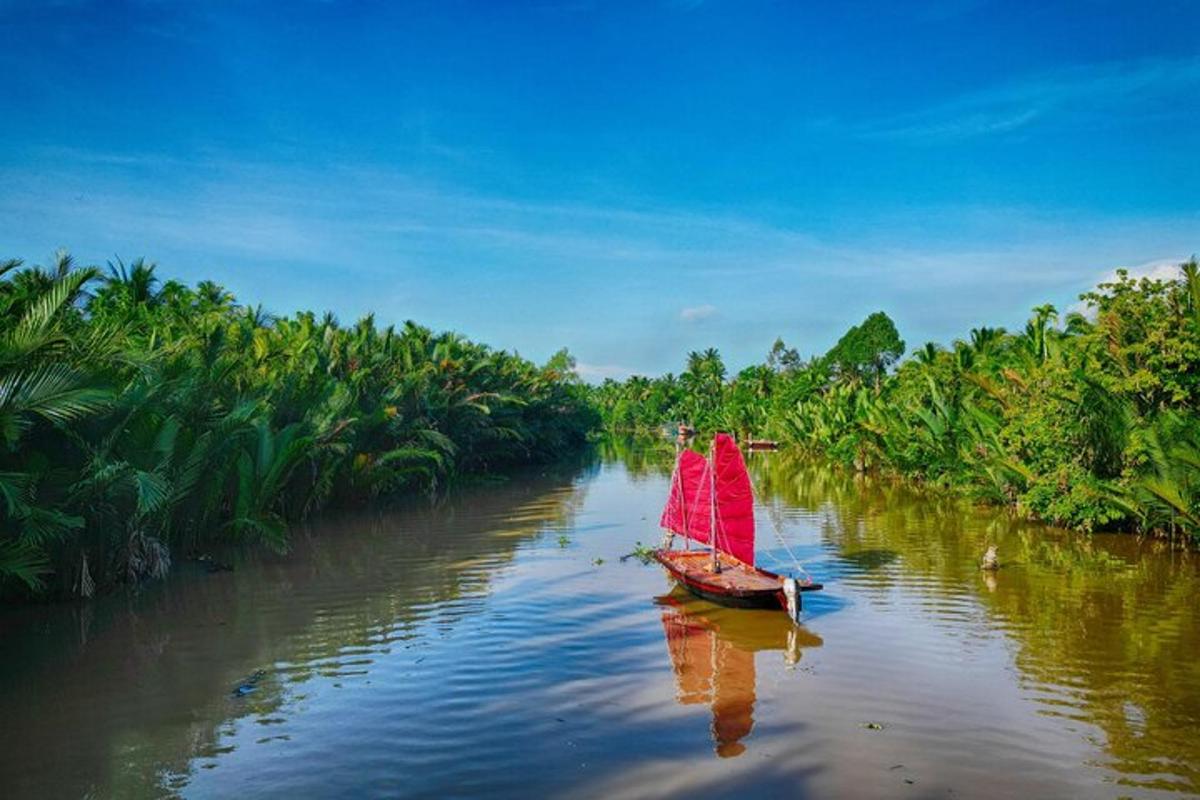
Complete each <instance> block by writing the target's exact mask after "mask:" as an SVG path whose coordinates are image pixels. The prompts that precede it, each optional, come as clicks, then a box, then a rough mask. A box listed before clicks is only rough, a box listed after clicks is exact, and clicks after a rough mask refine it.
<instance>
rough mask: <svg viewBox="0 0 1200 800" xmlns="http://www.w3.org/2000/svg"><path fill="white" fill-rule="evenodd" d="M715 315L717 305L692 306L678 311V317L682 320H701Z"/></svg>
mask: <svg viewBox="0 0 1200 800" xmlns="http://www.w3.org/2000/svg"><path fill="white" fill-rule="evenodd" d="M716 315H717V307H716V306H710V305H702V306H692V307H690V308H685V309H683V310H682V311H680V312H679V318H680V319H681V320H683V321H684V322H703V321H704V320H706V319H712V318H713V317H715V316H716Z"/></svg>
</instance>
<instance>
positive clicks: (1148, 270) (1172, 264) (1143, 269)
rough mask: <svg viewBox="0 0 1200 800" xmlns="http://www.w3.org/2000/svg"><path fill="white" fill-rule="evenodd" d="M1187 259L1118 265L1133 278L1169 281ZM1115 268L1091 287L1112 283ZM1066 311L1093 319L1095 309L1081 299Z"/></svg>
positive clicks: (1175, 276) (1174, 277)
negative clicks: (1129, 265) (1130, 265)
mask: <svg viewBox="0 0 1200 800" xmlns="http://www.w3.org/2000/svg"><path fill="white" fill-rule="evenodd" d="M1185 261H1187V259H1186V258H1160V259H1156V260H1154V261H1147V262H1145V263H1144V264H1138V265H1136V266H1132V267H1118V268H1117V269H1123V270H1125V271H1126V272H1127V273H1129V277H1130V278H1133V279H1135V280H1137V279H1139V278H1149V279H1150V280H1154V281H1170V280H1175V279H1176V278H1178V277H1179V276H1180V272H1179V265H1180V264H1183V263H1184V262H1185ZM1117 269H1110V270H1109V271H1108V272H1105V273H1104V274H1103V275H1101V276H1099V277H1098V278H1096V280H1095V281H1094V282H1093V283H1092V285H1091V287H1089V288H1092V289H1094V288H1095V287H1097V286H1099V285H1100V284H1102V283H1112V282H1113V281H1115V280H1116V279H1117ZM1067 312H1068V313H1071V312H1074V313H1078V314H1083V315H1084V316H1085V317H1088V318H1089V319H1094V318H1095V314H1096V311H1095V309H1094V308H1091V307H1090V306H1089V305H1088V304H1087V303H1085V302H1084V301H1083V300H1080V301H1079V302H1077V303H1075V304H1074V305H1072V306H1071V307H1070V308H1068V309H1067Z"/></svg>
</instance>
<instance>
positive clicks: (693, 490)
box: [658, 450, 709, 542]
mask: <svg viewBox="0 0 1200 800" xmlns="http://www.w3.org/2000/svg"><path fill="white" fill-rule="evenodd" d="M707 480H708V460H707V459H705V458H704V456H702V455H700V454H699V453H697V452H696V451H695V450H684V451H683V452H682V453H680V454H679V461H678V462H676V464H675V474H674V475H672V476H671V494H670V495H668V496H667V505H666V507H664V508H663V513H662V518H661V519H660V520H659V521H658V524H659V526H660V527H663V528H666V529H667V530H669V531H674V532H675V533H678V534H682V535H683V536H687V537H689V538H691V539H696V540H697V541H700V542H707V541H708V515H709V511H708V502H707V496H706V498H705V504H704V510H703V515H701V514H700V513H699V507H698V505H697V503H698V502H699V500H700V494H701V491H702V490H703V488H706V487H707ZM706 494H707V493H706ZM697 522H702V523H703V529H702V530H701V529H698V528H697V527H696V525H697ZM698 534H699V535H698Z"/></svg>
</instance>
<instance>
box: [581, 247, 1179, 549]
mask: <svg viewBox="0 0 1200 800" xmlns="http://www.w3.org/2000/svg"><path fill="white" fill-rule="evenodd" d="M1198 272H1200V271H1198V269H1197V264H1196V261H1195V259H1192V260H1191V261H1189V262H1188V263H1186V264H1182V265H1181V266H1180V269H1179V272H1178V274H1177V276H1176V277H1174V278H1170V279H1151V278H1137V279H1135V278H1133V277H1131V276H1130V275H1129V274H1128V273H1127V272H1124V271H1119V272H1118V273H1117V277H1116V278H1115V279H1114V280H1112V281H1110V282H1107V283H1103V284H1101V285H1100V286H1098V287H1097V288H1096V289H1095V290H1094V291H1091V292H1088V293H1086V294H1084V295H1082V297H1081V300H1082V301H1083V302H1084V305H1085V307H1086V310H1087V311H1086V313H1069V314H1067V315H1066V316H1065V318H1063V317H1060V314H1059V312H1058V310H1057V309H1055V308H1054V306H1051V305H1042V306H1038V307H1037V308H1035V309H1034V310H1033V313H1032V316H1031V317H1030V319H1029V321H1028V323H1027V324H1026V325H1025V327H1024V329H1023V330H1020V331H1006V330H1004V329H1003V328H992V327H978V328H974V329H972V330H971V331H970V333H969V336H968V337H967V338H965V339H960V340H956V341H954V342H952V343H951V344H950V345H949V346H947V347H943V346H941V345H938V344H935V343H932V342H930V343H928V344H925V345H924V346H922V347H921V348H919V349H917V350H916V351H915V352H914V353H912V354H911V355H910V356H909V357H908V358H907V359H906V360H904V361H903V362H902V363H898V362H899V361H900V358H901V356H903V354H904V352H905V345H904V342H903V341H902V340H901V338H900V335H899V333H898V332H897V330H896V327H895V325H894V324H893V323H892V321H891V319H889V318H888V316H887V315H886V314H884V313H882V312H877V313H874V314H872V315H870V316H869V317H867V319H866V320H864V321H863V322H862V323H861V324H860V325H857V326H855V327H853V328H851V329H850V330H849V331H847V332H846V334H845V335H844V336H843V337H842V338H841V339H840V340H839V341H838V342H837V344H836V345H834V347H833V348H831V349H830V350H829V351H828V352H827V353H825V354H824V355H821V356H814V357H811V358H808V359H807V360H805V359H802V358H801V357H800V355H799V353H798V352H797V350H796V349H795V348H792V347H788V346H787V345H786V344H785V343H784V342H783V341H782V340H778V341H776V343H775V345H774V346H773V347H772V348H771V351H770V352H769V353H768V355H767V359H766V362H765V363H763V364H761V365H755V366H750V367H747V368H746V369H744V370H742V371H741V372H739V373H738V374H737V375H736V376H733V377H732V379H728V376H727V374H726V369H725V366H724V364H723V362H722V360H721V357H720V354H719V353H718V352H717V351H716V350H713V349H710V350H706V351H704V352H694V353H691V354H690V355H689V356H688V361H687V367H686V369H685V370H684V371H683V372H682V373H681V374H679V375H673V374H668V375H664V376H662V377H659V378H646V377H641V376H634V377H631V378H629V379H628V380H626V381H621V382H618V381H613V380H609V381H606V382H605V383H604V384H603V385H601V386H598V387H595V389H594V390H593V392H592V396H593V399H594V402H595V404H596V406H597V407H598V408H599V410H600V413H601V415H602V416H603V418H604V421H605V424H606V425H607V426H608V427H609V428H611V429H614V430H622V431H629V430H649V429H652V428H655V427H657V426H659V425H661V424H663V423H665V422H668V421H672V420H686V421H690V422H692V423H693V424H695V425H697V426H698V427H699V428H700V429H701V430H702V431H713V430H726V431H731V432H735V433H737V434H739V435H741V436H743V437H747V436H763V437H770V438H774V439H778V440H781V441H783V442H785V443H790V444H792V445H795V446H798V447H801V448H805V449H808V450H810V451H812V452H815V453H820V454H823V455H825V456H828V457H830V458H832V459H834V460H836V461H838V462H841V463H843V464H845V465H846V466H847V467H849V468H852V469H856V470H863V471H865V470H877V471H881V472H886V473H893V474H897V475H903V476H906V477H908V478H911V479H914V480H917V481H921V482H924V483H926V484H929V485H932V486H937V487H944V488H950V489H955V490H959V491H962V492H964V493H967V494H969V495H971V496H973V497H976V498H979V499H982V500H986V501H990V502H994V503H1002V504H1007V505H1011V506H1014V507H1015V508H1016V509H1018V510H1019V511H1020V512H1022V513H1025V514H1028V515H1030V516H1034V517H1037V518H1040V519H1044V520H1047V521H1050V522H1054V523H1058V524H1062V525H1065V526H1069V527H1073V528H1078V529H1083V530H1095V529H1111V528H1122V529H1136V530H1141V531H1152V532H1158V533H1167V534H1174V533H1176V532H1183V533H1187V534H1189V535H1191V536H1200V274H1198ZM897 364H898V366H897Z"/></svg>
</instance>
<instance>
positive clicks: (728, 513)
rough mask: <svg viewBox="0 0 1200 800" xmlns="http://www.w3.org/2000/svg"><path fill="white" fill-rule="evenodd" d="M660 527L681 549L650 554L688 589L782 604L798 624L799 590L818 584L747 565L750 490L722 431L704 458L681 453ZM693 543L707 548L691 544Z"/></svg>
mask: <svg viewBox="0 0 1200 800" xmlns="http://www.w3.org/2000/svg"><path fill="white" fill-rule="evenodd" d="M714 499H715V502H714ZM659 525H660V526H661V527H663V528H664V529H666V530H668V531H670V532H671V533H673V534H675V535H677V536H681V537H683V540H684V549H682V550H680V549H674V548H672V547H671V546H670V545H669V544H668V546H666V547H662V548H660V549H658V550H655V551H654V557H655V559H656V560H657V561H658V562H659V563H660V564H662V565H663V566H664V567H665V568H666V569H667V571H668V572H669V573H670V574H671V576H672V577H673V578H675V579H676V580H677V581H679V582H680V583H681V584H683V585H684V586H686V587H687V588H688V589H689V590H691V591H692V592H693V593H694V594H697V595H699V596H700V597H703V598H705V599H707V600H711V601H713V602H714V603H720V604H721V605H727V606H741V607H745V608H782V609H783V610H785V611H787V612H788V614H789V615H790V616H791V617H792V619H794V620H796V621H797V622H798V621H799V619H800V611H801V605H802V603H801V594H802V593H803V592H811V591H815V590H817V589H820V588H822V586H821V584H819V583H813V582H812V581H811V580H799V579H796V578H789V577H784V576H782V575H777V574H775V573H774V572H769V571H768V570H765V569H762V568H760V567H756V566H755V565H754V490H753V488H752V487H751V485H750V475H749V474H748V473H747V472H746V462H745V460H744V459H743V458H742V453H741V451H740V450H738V446H737V444H736V443H735V442H734V441H733V438H732V437H731V436H729V435H728V434H725V433H718V434H717V435H716V436H715V437H714V439H713V443H712V447H711V449H710V450H709V457H708V458H705V457H704V456H702V455H700V454H699V453H697V452H696V451H695V450H690V449H684V450H681V451H680V453H679V458H678V459H676V462H675V472H674V474H673V475H672V476H671V491H670V495H669V496H668V497H667V504H666V506H665V507H664V508H663V513H662V517H661V519H660V520H659ZM671 538H672V541H673V540H674V538H675V537H674V536H672V537H671ZM692 542H695V543H697V544H700V545H707V547H701V548H696V549H693V548H692V547H691V546H690V545H691V543H692Z"/></svg>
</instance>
